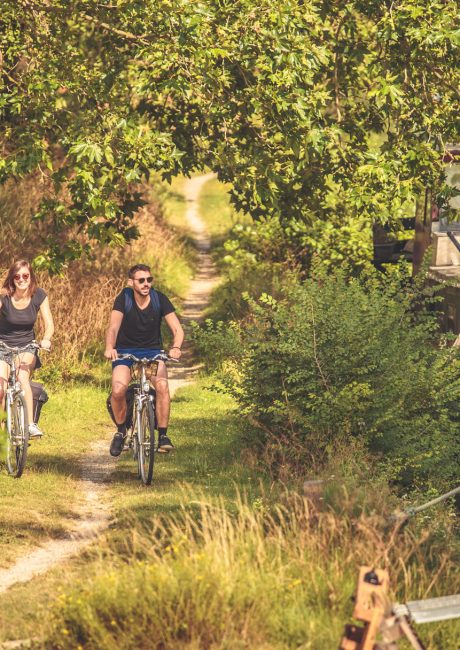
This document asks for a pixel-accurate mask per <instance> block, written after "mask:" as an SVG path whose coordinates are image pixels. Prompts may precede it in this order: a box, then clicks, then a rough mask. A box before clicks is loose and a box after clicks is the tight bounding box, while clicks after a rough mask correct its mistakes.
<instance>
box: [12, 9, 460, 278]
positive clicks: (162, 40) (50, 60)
mask: <svg viewBox="0 0 460 650" xmlns="http://www.w3.org/2000/svg"><path fill="white" fill-rule="evenodd" d="M4 4H5V6H6V8H5V11H4V12H3V14H2V16H1V18H0V21H1V23H2V28H3V29H2V33H3V38H2V44H1V47H2V52H3V61H2V71H3V75H2V81H3V89H2V93H1V95H0V102H1V104H0V107H1V108H0V110H1V111H2V113H1V115H2V129H1V134H0V138H1V141H2V145H3V152H4V156H3V160H2V162H1V163H0V173H1V174H2V176H1V179H2V180H5V179H6V178H8V177H11V176H12V175H13V176H20V175H22V174H29V173H32V172H33V171H36V170H41V173H43V174H44V176H45V178H46V182H45V187H46V192H44V199H45V202H44V204H43V206H42V210H41V211H39V212H38V215H37V216H38V217H39V218H41V219H44V220H47V222H49V223H50V224H51V225H52V229H51V238H50V240H49V242H48V251H47V252H45V253H44V255H43V256H42V257H40V258H39V262H40V263H42V264H48V265H50V266H51V267H52V268H55V269H58V268H59V264H61V263H62V262H63V261H64V260H65V258H66V257H68V256H72V255H73V256H76V255H78V254H80V253H81V252H82V250H83V248H82V247H83V246H84V245H85V244H86V246H88V245H89V243H90V241H91V239H96V240H99V241H103V242H107V243H117V242H118V243H121V242H124V241H126V240H129V239H130V238H131V237H134V236H136V232H135V230H134V229H133V228H132V224H131V219H130V217H131V215H132V213H133V211H134V210H135V209H136V207H137V206H138V205H139V201H140V197H139V196H137V195H136V194H135V190H134V184H135V183H136V182H137V181H139V180H140V179H142V178H143V177H145V176H148V174H149V172H150V171H151V170H156V171H159V172H160V173H161V174H162V175H163V177H165V178H169V177H171V176H172V175H174V174H176V173H178V172H183V173H189V172H190V171H191V170H192V169H193V168H202V167H205V166H208V167H211V168H212V169H214V170H216V171H217V172H218V174H219V177H220V178H221V179H222V180H225V181H229V182H231V183H232V186H233V189H232V198H233V201H234V202H235V205H236V206H237V207H238V208H239V209H243V210H245V211H247V212H249V213H250V214H251V215H252V216H253V217H254V218H256V219H257V218H260V217H261V216H263V215H270V216H276V217H277V218H278V219H279V220H280V221H281V223H282V225H283V228H284V229H285V231H286V233H287V234H288V235H289V237H290V239H291V241H292V242H293V244H295V247H296V249H297V250H302V249H303V250H304V249H305V248H308V249H316V250H318V251H319V252H320V254H322V255H323V257H324V258H325V259H329V260H330V259H331V258H332V259H334V258H335V259H336V260H338V261H340V260H341V259H343V258H346V257H347V258H350V257H351V258H353V259H356V260H358V261H359V260H360V259H362V257H363V256H366V255H369V241H370V240H369V233H370V227H371V224H372V223H373V222H374V221H376V220H379V221H380V222H382V223H386V222H390V223H396V224H397V222H398V219H399V218H400V217H401V216H402V215H403V214H404V213H405V212H406V210H407V205H408V202H409V201H411V200H412V199H413V197H414V195H418V194H419V193H420V192H421V191H422V190H424V188H425V187H426V186H430V187H434V188H435V189H436V188H437V187H438V186H440V184H441V181H442V178H441V177H442V167H441V165H442V162H441V158H442V156H441V153H440V152H442V150H443V149H444V147H445V144H444V143H445V142H448V141H454V140H456V139H457V138H458V135H459V134H458V119H457V108H456V107H457V106H458V87H459V83H458V82H459V71H458V70H459V68H458V65H457V64H458V60H457V56H458V54H457V53H458V41H459V38H458V33H459V29H458V18H457V12H456V2H454V0H445V1H444V0H429V1H428V2H426V0H400V1H399V2H381V1H377V0H369V1H368V2H363V1H362V0H351V1H349V2H348V1H347V2H336V1H332V0H305V1H301V2H299V1H298V0H287V1H286V2H283V3H277V2H274V0H261V1H260V2H258V3H257V4H256V3H254V2H253V1H252V0H251V1H250V0H236V1H232V2H230V1H227V0H203V1H202V2H194V3H189V2H185V1H184V0H162V1H161V0H146V1H145V2H143V3H138V2H135V1H134V0H117V2H116V3H114V2H110V3H109V2H101V1H100V0H99V1H97V0H78V1H77V2H73V3H71V5H69V3H67V2H65V1H64V0H48V2H46V3H43V2H38V0H18V1H15V2H13V1H12V0H8V1H7V2H6V3H5V2H4ZM62 232H65V233H66V237H67V244H66V247H65V248H64V250H63V253H62V254H60V253H58V248H57V246H56V242H57V241H59V240H60V237H62V235H61V234H60V233H62ZM76 232H84V233H85V236H86V239H85V240H82V239H81V238H79V237H77V236H75V233H76ZM82 242H83V243H82ZM331 247H332V254H331Z"/></svg>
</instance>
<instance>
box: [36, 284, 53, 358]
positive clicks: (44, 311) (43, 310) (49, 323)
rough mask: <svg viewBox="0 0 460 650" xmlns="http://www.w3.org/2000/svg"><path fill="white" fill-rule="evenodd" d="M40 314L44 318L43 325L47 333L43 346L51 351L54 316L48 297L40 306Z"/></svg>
mask: <svg viewBox="0 0 460 650" xmlns="http://www.w3.org/2000/svg"><path fill="white" fill-rule="evenodd" d="M39 313H40V315H41V317H42V318H43V324H44V326H45V333H44V334H43V339H42V342H41V346H42V347H43V348H45V349H46V350H49V349H50V348H51V337H52V336H53V334H54V322H53V316H52V315H51V309H50V302H49V300H48V296H47V297H46V298H45V300H44V301H43V302H42V304H41V305H40V309H39Z"/></svg>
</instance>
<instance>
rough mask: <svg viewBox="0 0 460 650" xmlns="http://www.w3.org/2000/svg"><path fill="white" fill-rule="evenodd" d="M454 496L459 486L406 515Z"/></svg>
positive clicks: (459, 245)
mask: <svg viewBox="0 0 460 650" xmlns="http://www.w3.org/2000/svg"><path fill="white" fill-rule="evenodd" d="M458 249H459V251H460V244H458ZM456 494H460V485H459V486H458V487H456V488H454V489H453V490H451V491H450V492H446V494H441V496H440V497H436V499H432V500H431V501H428V502H427V503H424V504H423V505H421V506H417V507H416V508H407V509H406V511H405V512H406V513H407V514H408V515H410V516H412V515H416V514H417V513H418V512H423V510H426V509H427V508H431V506H435V505H436V504H437V503H441V501H445V500H446V499H448V498H449V497H453V496H455V495H456Z"/></svg>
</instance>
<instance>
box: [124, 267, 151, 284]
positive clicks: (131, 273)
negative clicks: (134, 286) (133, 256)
mask: <svg viewBox="0 0 460 650" xmlns="http://www.w3.org/2000/svg"><path fill="white" fill-rule="evenodd" d="M138 271H145V272H146V273H150V272H151V271H150V266H147V264H135V265H134V266H132V267H131V268H130V269H129V271H128V278H130V279H131V280H132V279H133V278H134V276H135V275H136V273H137V272H138Z"/></svg>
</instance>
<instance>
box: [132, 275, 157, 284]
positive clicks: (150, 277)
mask: <svg viewBox="0 0 460 650" xmlns="http://www.w3.org/2000/svg"><path fill="white" fill-rule="evenodd" d="M152 280H153V276H151V275H149V276H148V277H147V278H136V282H139V284H144V282H148V283H149V284H152Z"/></svg>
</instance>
